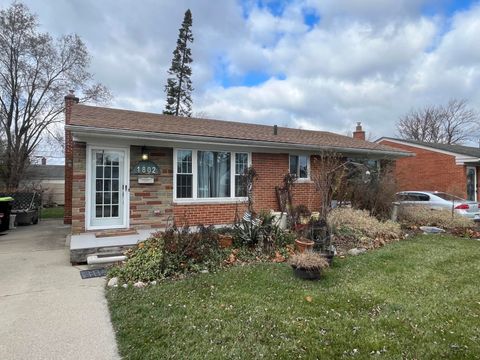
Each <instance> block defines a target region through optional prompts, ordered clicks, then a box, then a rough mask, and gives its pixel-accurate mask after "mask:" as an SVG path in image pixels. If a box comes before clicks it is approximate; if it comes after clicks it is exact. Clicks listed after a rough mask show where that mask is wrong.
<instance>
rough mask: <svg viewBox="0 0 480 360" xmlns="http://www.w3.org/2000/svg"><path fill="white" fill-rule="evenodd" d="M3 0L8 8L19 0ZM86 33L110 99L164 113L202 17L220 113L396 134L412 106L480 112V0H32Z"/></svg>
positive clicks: (210, 108)
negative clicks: (174, 61)
mask: <svg viewBox="0 0 480 360" xmlns="http://www.w3.org/2000/svg"><path fill="white" fill-rule="evenodd" d="M9 3H10V2H8V1H3V0H0V4H2V7H5V6H7V5H8V4H9ZM25 3H26V4H27V5H28V6H29V7H30V9H31V10H32V11H33V12H35V13H37V14H38V16H39V21H40V23H41V25H42V29H43V30H45V31H48V32H50V33H52V34H54V35H60V34H66V33H73V32H74V33H77V34H79V35H80V36H81V37H82V38H83V40H84V41H85V42H86V44H87V46H88V49H89V51H90V53H91V55H92V64H91V70H92V72H93V73H94V74H95V76H96V78H97V79H98V80H99V81H101V82H102V83H104V84H105V85H106V86H107V87H108V88H110V90H111V92H112V94H113V95H114V98H113V100H112V103H111V104H110V106H112V107H119V108H125V109H133V110H142V111H150V112H162V110H163V108H164V104H165V93H164V86H165V83H166V73H167V70H168V68H169V66H170V62H171V58H172V51H173V50H174V47H175V44H176V39H177V36H178V28H179V27H180V24H181V22H182V20H183V15H184V13H185V11H186V9H188V8H190V9H191V10H192V14H193V34H194V37H195V40H194V43H193V45H192V52H193V59H194V63H193V76H192V80H193V86H194V88H195V90H194V93H193V111H194V114H197V115H202V116H207V117H210V118H217V119H226V120H233V121H245V122H254V123H263V124H272V125H273V124H278V125H281V126H285V125H286V126H290V127H295V128H298V127H301V128H305V129H321V130H329V131H335V132H338V133H341V134H345V133H347V132H348V131H352V130H353V128H354V125H355V123H356V122H357V121H361V122H362V123H363V125H364V128H366V130H367V132H368V133H371V136H373V137H380V136H388V135H390V136H391V135H395V122H396V121H397V119H398V118H399V116H401V115H402V114H404V113H405V112H407V111H408V110H409V109H411V108H413V107H419V106H424V105H429V104H440V103H444V102H446V101H448V99H450V98H466V99H468V100H469V102H470V105H471V106H472V107H474V108H476V109H478V110H480V4H479V2H478V1H453V0H428V1H427V0H424V1H422V0H404V1H401V0H361V1H360V0H291V1H268V0H258V1H256V0H244V1H240V0H221V1H213V0H191V1H188V0H185V1H184V0H175V1H172V0H163V1H161V0H156V1H153V0H152V1H148V0H142V1H138V0H102V1H98V0H50V1H46V0H25Z"/></svg>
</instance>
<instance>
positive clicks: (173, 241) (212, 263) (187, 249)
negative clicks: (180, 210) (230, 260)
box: [161, 226, 223, 276]
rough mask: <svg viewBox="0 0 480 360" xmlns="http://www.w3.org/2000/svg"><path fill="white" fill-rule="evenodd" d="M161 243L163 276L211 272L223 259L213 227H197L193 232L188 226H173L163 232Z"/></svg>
mask: <svg viewBox="0 0 480 360" xmlns="http://www.w3.org/2000/svg"><path fill="white" fill-rule="evenodd" d="M163 242H164V256H163V258H162V261H161V266H162V271H163V274H164V275H165V276H172V275H175V274H178V273H186V272H196V271H199V270H203V269H208V270H213V269H214V268H216V267H218V265H219V264H220V263H221V261H222V259H223V255H222V253H221V251H220V248H219V245H218V233H217V232H216V231H214V228H213V226H210V227H204V226H199V228H198V231H195V232H192V231H191V229H190V228H189V227H188V226H184V227H182V228H177V227H175V226H174V227H171V228H169V229H168V230H167V231H165V233H164V234H163Z"/></svg>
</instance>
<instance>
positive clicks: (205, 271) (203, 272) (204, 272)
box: [200, 269, 208, 274]
mask: <svg viewBox="0 0 480 360" xmlns="http://www.w3.org/2000/svg"><path fill="white" fill-rule="evenodd" d="M200 272H201V273H202V274H208V270H207V269H204V270H200Z"/></svg>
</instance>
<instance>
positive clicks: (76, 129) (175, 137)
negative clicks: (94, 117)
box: [65, 125, 414, 159]
mask: <svg viewBox="0 0 480 360" xmlns="http://www.w3.org/2000/svg"><path fill="white" fill-rule="evenodd" d="M65 129H66V130H70V131H72V133H73V134H74V135H80V136H81V135H86V136H92V135H95V134H97V135H102V136H106V135H107V136H110V137H114V138H122V139H129V138H130V139H142V140H159V141H162V140H164V141H176V142H183V143H209V144H219V145H225V144H232V145H243V146H256V147H261V148H275V149H285V150H308V151H317V152H318V151H322V150H323V151H340V152H345V153H350V154H370V155H381V156H386V157H389V158H393V159H394V158H401V157H408V156H413V155H414V154H412V153H409V152H404V151H389V150H381V149H367V148H351V147H343V146H317V145H307V144H296V143H285V142H274V141H259V140H243V139H235V138H221V137H212V136H198V135H184V134H169V133H156V132H148V131H138V130H124V129H108V128H99V127H91V126H80V125H65Z"/></svg>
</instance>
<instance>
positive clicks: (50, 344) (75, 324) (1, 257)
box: [0, 220, 119, 360]
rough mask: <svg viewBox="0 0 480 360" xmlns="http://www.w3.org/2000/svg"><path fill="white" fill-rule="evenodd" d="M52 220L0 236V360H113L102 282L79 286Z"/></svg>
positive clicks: (66, 229)
mask: <svg viewBox="0 0 480 360" xmlns="http://www.w3.org/2000/svg"><path fill="white" fill-rule="evenodd" d="M68 232H69V227H68V226H64V225H63V224H62V222H61V221H58V220H44V221H41V222H40V223H39V224H38V225H30V226H24V227H18V228H17V229H15V230H12V231H10V232H8V233H7V234H6V235H0V359H2V360H3V359H5V360H6V359H49V360H50V359H62V360H65V359H89V360H90V359H102V360H104V359H118V358H119V356H118V354H117V347H116V342H115V336H114V333H113V329H112V325H111V323H110V317H109V314H108V309H107V304H106V300H105V297H104V285H105V280H104V279H100V278H95V279H87V280H82V279H81V277H80V274H79V270H80V269H79V268H76V267H72V266H71V265H70V263H69V254H68V249H67V248H66V247H65V236H66V234H67V233H68Z"/></svg>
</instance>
